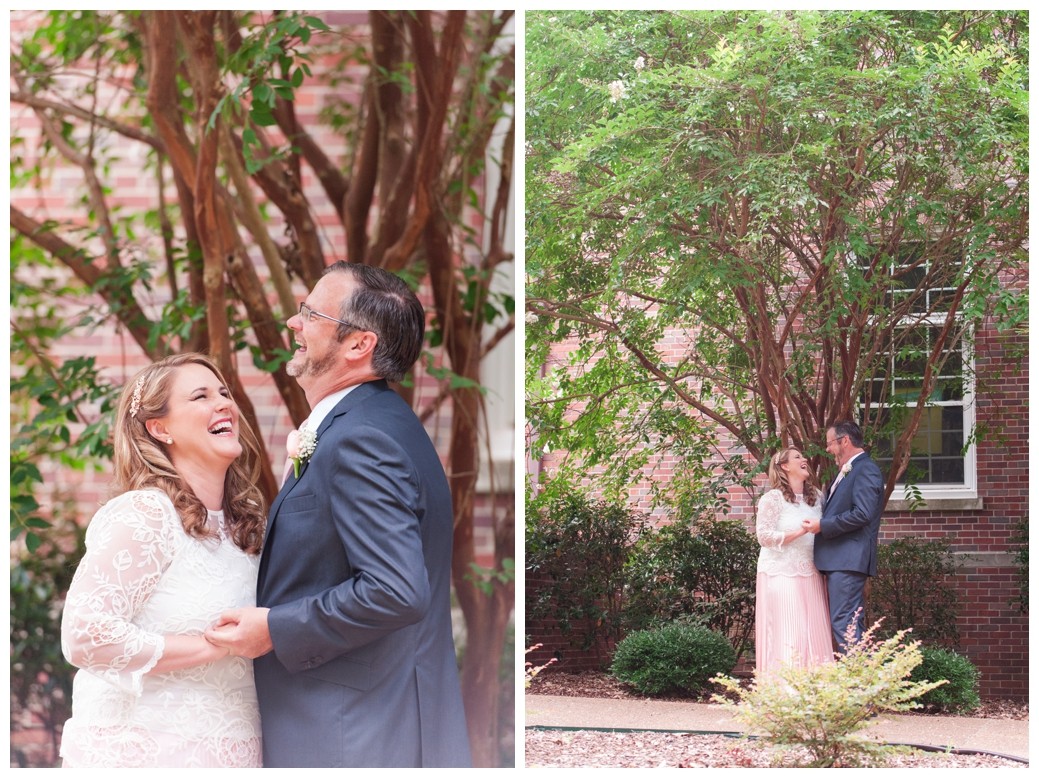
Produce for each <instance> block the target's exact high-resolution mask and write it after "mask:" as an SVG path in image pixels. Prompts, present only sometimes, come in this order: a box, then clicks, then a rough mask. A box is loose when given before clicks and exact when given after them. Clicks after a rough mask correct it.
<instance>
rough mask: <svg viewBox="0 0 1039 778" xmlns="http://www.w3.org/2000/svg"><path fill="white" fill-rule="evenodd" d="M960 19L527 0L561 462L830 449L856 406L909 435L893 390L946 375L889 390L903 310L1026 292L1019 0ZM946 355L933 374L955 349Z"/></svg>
mask: <svg viewBox="0 0 1039 778" xmlns="http://www.w3.org/2000/svg"><path fill="white" fill-rule="evenodd" d="M967 21H968V17H967V15H966V12H962V11H926V12H921V11H872V10H870V11H861V10H859V11H696V10H681V11H649V10H634V11H632V10H628V11H611V10H592V11H531V12H530V13H528V14H527V16H526V33H527V46H526V63H527V80H526V103H525V107H526V111H527V121H526V130H527V136H526V146H525V162H526V165H525V170H526V190H525V191H526V197H527V203H526V212H527V219H526V226H527V234H526V249H527V252H526V265H525V268H526V272H527V284H526V291H527V297H526V301H527V310H528V317H529V318H528V326H527V330H526V333H527V360H528V361H527V371H526V372H527V385H528V398H527V407H528V418H529V420H530V424H531V427H532V430H533V431H534V433H535V435H536V440H537V445H538V447H539V448H547V449H548V450H550V451H552V452H567V456H568V459H567V460H566V461H565V462H563V463H562V464H561V465H560V468H561V469H564V470H565V469H568V472H569V473H575V472H580V470H581V469H582V468H583V467H596V466H598V467H600V468H601V470H602V475H601V481H602V482H603V484H604V489H608V490H610V491H608V492H605V493H607V494H610V495H611V497H612V496H615V495H617V494H621V493H623V490H624V487H625V485H626V483H629V482H630V480H632V479H633V478H638V477H639V476H640V475H641V473H642V470H643V468H644V467H645V466H646V465H647V460H646V459H645V457H644V455H640V453H639V452H640V451H641V450H642V446H644V445H645V444H646V443H647V442H648V443H650V444H651V445H652V447H653V448H654V449H656V450H657V451H660V452H666V453H670V449H671V447H672V446H676V447H680V446H684V445H689V443H690V441H691V440H699V441H700V442H701V446H702V447H709V446H710V443H711V441H712V440H713V437H714V436H715V435H716V434H717V429H718V428H722V429H724V430H725V432H726V435H731V436H732V438H734V439H735V440H736V441H737V443H738V444H739V445H740V446H742V447H743V448H744V449H745V451H746V452H747V455H748V458H749V459H753V460H757V461H763V460H764V458H765V456H766V452H767V451H768V450H769V449H770V446H771V445H772V443H773V442H774V441H775V440H776V439H778V438H779V437H780V434H782V435H783V436H784V437H792V439H793V440H792V442H793V443H794V444H795V445H799V446H802V447H805V448H806V449H808V453H810V454H820V453H821V452H820V451H819V448H818V443H819V441H820V440H821V439H822V429H821V427H822V425H824V424H825V421H826V420H827V419H830V418H833V417H834V416H835V415H838V414H841V415H843V414H846V413H847V409H849V408H854V407H857V406H860V407H862V408H863V414H862V416H863V422H864V427H866V428H867V429H866V431H867V435H868V436H869V437H870V438H871V439H877V440H880V439H886V438H887V437H889V436H894V439H895V444H896V445H895V450H894V451H893V452H892V453H893V454H895V455H898V454H901V453H902V452H903V451H909V450H910V448H911V444H912V440H911V436H909V435H908V434H907V432H906V430H907V429H908V427H907V426H905V421H906V420H905V419H896V418H894V416H895V414H888V415H885V414H884V413H881V412H878V403H880V401H881V400H882V399H883V400H893V401H894V402H896V404H897V403H898V402H902V403H903V405H906V407H926V406H927V404H928V403H930V402H931V398H932V394H934V393H935V392H936V390H938V389H940V388H942V387H941V386H940V385H938V384H936V383H935V382H936V381H938V380H939V379H938V378H932V379H928V380H926V381H922V380H921V381H915V382H913V381H907V382H904V383H902V384H900V385H899V390H900V391H903V390H904V393H905V395H906V396H905V397H895V398H892V397H890V396H886V397H884V398H879V397H876V396H874V391H875V388H876V387H877V386H880V384H881V383H882V381H881V379H882V378H883V377H884V376H889V375H891V373H892V371H891V367H890V366H891V362H892V360H893V359H895V357H893V356H892V354H894V355H898V360H897V361H898V362H900V363H905V364H909V363H911V362H914V359H913V357H916V356H919V355H918V354H915V353H910V352H909V351H907V350H906V349H907V348H908V346H909V345H910V344H911V343H912V342H913V341H912V339H911V336H910V331H913V330H915V331H916V333H917V334H919V333H920V332H921V331H923V330H925V329H926V328H927V327H934V326H936V325H933V324H928V325H925V324H921V322H923V321H925V320H926V319H927V318H928V316H930V317H932V320H937V321H939V322H942V326H944V325H945V324H948V325H949V335H950V338H949V340H948V342H949V343H954V342H959V341H958V340H956V339H957V338H958V337H959V335H958V333H959V332H961V331H962V330H963V329H964V327H966V329H967V331H969V326H970V325H977V324H980V323H981V322H982V321H991V320H992V319H988V318H987V317H994V324H995V326H997V327H1002V326H1007V325H1008V324H1011V323H1013V322H1015V321H1021V320H1022V316H1023V315H1024V312H1025V311H1026V306H1027V300H1026V297H1025V296H1024V295H1022V294H1020V293H1019V292H1018V291H1017V289H1018V288H1019V287H1023V286H1024V285H1025V284H1024V279H1025V277H1026V269H1027V264H1026V253H1027V252H1026V251H1025V249H1024V244H1023V241H1024V237H1025V236H1026V235H1027V217H1028V208H1027V201H1028V197H1027V190H1028V182H1027V178H1028V176H1027V173H1028V161H1027V160H1028V153H1027V138H1028V112H1027V94H1028V89H1027V58H1028V51H1027V42H1028V29H1027V14H1026V13H1024V12H1017V11H1005V12H994V13H993V14H991V15H987V16H986V17H985V18H984V19H980V20H979V19H975V18H971V19H970V22H971V23H967ZM884 191H897V192H898V196H897V197H892V198H884V197H878V196H877V195H878V192H884ZM922 246H925V247H926V249H927V255H926V260H927V261H926V265H920V264H917V265H916V266H914V267H913V268H912V269H910V270H907V269H906V268H905V267H904V266H900V265H899V262H901V261H902V259H904V258H905V256H906V254H907V252H908V251H909V250H911V249H913V248H914V247H915V248H917V249H919V247H922ZM965 256H966V257H967V258H968V261H963V258H964V257H965ZM866 258H868V261H865V259H866ZM1008 280H1010V281H1012V282H1013V290H1012V291H1010V292H1008V293H1004V292H1005V290H1006V289H1007V287H1006V282H1007V281H1008ZM926 288H930V289H935V288H942V289H956V290H962V294H958V296H954V299H952V300H950V299H949V297H948V296H942V295H930V296H926V295H924V294H923V291H924V289H926ZM942 297H944V299H942V300H939V299H938V298H942ZM895 300H898V301H901V302H900V303H899V305H896V304H895V303H894V302H893V301H895ZM899 306H901V307H899ZM907 322H908V325H907ZM961 324H962V325H964V326H961ZM562 343H565V344H567V348H566V349H565V351H561V350H559V349H556V350H555V351H552V348H553V345H554V344H562ZM888 347H890V350H888ZM550 352H551V353H552V354H553V359H552V360H551V361H549V360H548V355H549V353H550ZM934 357H935V358H933V359H931V360H930V362H929V363H928V364H930V366H931V367H932V368H933V376H940V375H942V371H941V366H942V363H945V362H947V361H948V363H949V364H950V365H952V364H955V360H956V357H955V356H950V355H949V353H947V352H946V353H939V354H935V355H934ZM949 360H951V361H949ZM964 369H967V370H969V366H965V368H964ZM546 370H547V371H550V372H548V374H547V375H546V374H544V373H545V371H546ZM892 392H893V390H892ZM892 392H888V395H890V394H891V393H892ZM881 404H882V403H881ZM775 408H785V409H787V412H786V413H785V414H784V415H783V417H782V419H780V418H779V416H778V414H776V413H775V412H774V411H773V409H775ZM666 416H670V417H671V418H672V419H674V420H676V422H675V423H674V424H673V425H671V426H667V425H665V424H664V423H663V422H662V419H664V418H665V417H666ZM694 419H696V420H697V421H693V420H694ZM899 424H902V426H899ZM559 456H560V457H562V455H561V454H560V455H559ZM640 456H642V458H640ZM678 458H679V459H680V460H681V459H682V455H681V454H679V455H678ZM896 459H897V456H896ZM701 461H703V460H701ZM657 496H658V498H659V500H660V502H661V504H664V502H665V501H666V500H667V499H668V496H667V495H665V494H660V495H657Z"/></svg>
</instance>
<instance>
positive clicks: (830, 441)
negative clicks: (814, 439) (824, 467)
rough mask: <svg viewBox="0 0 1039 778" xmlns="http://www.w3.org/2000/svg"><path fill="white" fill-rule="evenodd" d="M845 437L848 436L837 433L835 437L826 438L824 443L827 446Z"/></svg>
mask: <svg viewBox="0 0 1039 778" xmlns="http://www.w3.org/2000/svg"><path fill="white" fill-rule="evenodd" d="M846 437H848V436H847V435H838V436H837V437H835V438H834V439H833V440H828V441H826V445H827V446H829V445H830V444H831V443H836V442H837V441H838V440H840V439H841V438H846Z"/></svg>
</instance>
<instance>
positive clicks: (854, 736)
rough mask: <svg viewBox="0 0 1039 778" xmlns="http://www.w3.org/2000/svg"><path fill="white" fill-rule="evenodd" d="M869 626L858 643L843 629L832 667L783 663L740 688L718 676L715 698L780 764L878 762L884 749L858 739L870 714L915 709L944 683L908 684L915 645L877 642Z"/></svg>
mask: <svg viewBox="0 0 1039 778" xmlns="http://www.w3.org/2000/svg"><path fill="white" fill-rule="evenodd" d="M877 628H878V624H874V625H873V626H872V627H870V629H869V630H867V631H866V632H865V633H863V635H862V636H861V638H860V639H859V640H855V638H854V634H853V632H852V630H851V629H849V631H848V635H847V645H848V650H847V653H846V654H845V655H844V656H843V657H842V658H841V659H840V661H837V662H828V663H825V664H820V665H815V666H813V667H803V668H802V667H795V666H787V667H785V668H783V669H782V670H781V671H780V672H779V673H778V674H777V675H776V676H775V677H773V678H769V679H767V680H762V679H756V680H755V681H754V683H753V684H752V685H751V686H750V688H746V689H745V688H743V687H742V686H741V684H740V682H739V681H738V680H736V679H734V678H718V679H716V681H717V683H718V684H719V685H720V686H721V687H722V688H723V689H725V690H726V691H727V692H728V693H729V695H731V697H729V696H726V697H723V696H720V695H716V696H715V700H716V701H717V702H720V703H722V704H724V705H726V706H729V707H731V708H733V709H734V715H735V716H736V718H737V719H739V720H740V721H742V722H743V723H744V724H746V725H747V727H748V728H749V730H750V731H751V732H754V733H761V734H762V736H763V738H764V739H765V740H766V741H767V742H769V743H771V744H772V745H774V746H777V747H778V748H779V749H780V752H781V754H786V756H785V761H784V766H800V767H861V766H874V765H881V764H883V761H884V758H885V757H886V756H887V755H888V754H889V753H891V747H890V746H885V745H883V744H882V743H878V742H876V741H874V740H871V739H869V738H867V737H864V736H863V735H862V734H861V731H862V730H863V729H864V728H865V727H866V725H867V724H868V722H869V719H870V717H871V716H873V715H874V714H876V713H879V712H881V711H889V712H892V713H903V712H905V711H908V710H912V709H914V708H918V707H920V703H919V702H917V700H918V699H919V698H921V697H922V696H923V695H925V694H927V693H928V692H930V691H932V690H933V689H936V688H937V687H938V686H940V685H942V684H944V683H945V681H936V682H934V683H924V682H917V681H913V680H910V679H909V676H910V674H911V673H912V671H913V669H914V668H916V667H917V666H918V665H919V664H920V662H921V659H922V656H921V652H920V648H919V642H918V641H913V642H910V643H903V639H904V637H905V634H906V633H905V631H900V632H897V633H895V634H894V635H892V636H891V637H889V638H887V639H886V640H878V639H876V638H875V637H874V635H875V633H876V631H877ZM804 754H807V755H808V759H807V761H804V760H803V758H802V757H803V755H804ZM781 758H784V757H782V756H781Z"/></svg>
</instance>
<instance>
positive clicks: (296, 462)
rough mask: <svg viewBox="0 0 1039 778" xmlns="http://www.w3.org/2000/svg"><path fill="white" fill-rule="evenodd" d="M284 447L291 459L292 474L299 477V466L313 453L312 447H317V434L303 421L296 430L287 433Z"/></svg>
mask: <svg viewBox="0 0 1039 778" xmlns="http://www.w3.org/2000/svg"><path fill="white" fill-rule="evenodd" d="M285 448H286V450H287V452H288V455H289V459H291V460H292V474H293V475H294V476H295V477H296V478H299V470H300V468H301V467H303V465H305V464H306V463H307V460H309V459H310V457H311V455H312V454H313V453H314V449H315V448H317V435H315V434H314V432H313V430H310V429H308V428H307V425H306V424H305V423H304V425H303V426H302V427H300V428H299V429H298V430H293V431H292V432H290V433H289V437H288V439H287V440H286V441H285Z"/></svg>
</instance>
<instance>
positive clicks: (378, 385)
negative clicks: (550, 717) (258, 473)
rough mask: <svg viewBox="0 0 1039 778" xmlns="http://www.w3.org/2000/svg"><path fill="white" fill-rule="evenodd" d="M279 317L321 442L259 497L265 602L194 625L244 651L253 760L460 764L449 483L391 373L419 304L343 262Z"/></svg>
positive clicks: (407, 347) (464, 751) (397, 282)
mask: <svg viewBox="0 0 1039 778" xmlns="http://www.w3.org/2000/svg"><path fill="white" fill-rule="evenodd" d="M288 326H289V328H290V329H292V330H293V332H294V333H295V338H296V342H297V344H298V346H299V348H298V349H297V351H296V352H295V354H294V355H293V357H292V360H291V361H290V362H289V363H288V365H287V371H288V372H289V374H290V375H292V376H294V377H295V378H296V380H297V381H298V382H299V385H300V386H301V387H302V388H303V390H304V392H305V393H306V395H307V400H308V401H309V403H310V406H311V408H312V412H311V415H310V418H309V419H308V421H307V424H306V428H307V429H308V430H310V431H312V433H313V434H314V435H315V436H316V443H315V444H314V445H313V446H312V451H310V452H308V451H307V450H306V449H308V448H310V447H309V446H301V456H300V458H299V459H300V461H299V468H298V471H299V472H298V475H296V474H295V473H294V472H293V469H292V468H290V469H289V471H288V475H287V478H286V481H285V484H284V486H283V487H282V489H281V492H280V493H279V494H278V497H277V499H275V501H274V504H273V505H272V506H271V510H270V517H269V521H268V525H267V537H266V539H265V542H264V548H263V555H262V557H261V559H260V571H259V580H258V582H257V598H256V599H257V604H258V605H259V606H260V607H258V608H244V609H239V610H236V611H231V612H228V613H226V614H224V617H223V619H222V621H221V623H220V624H219V625H217V626H216V627H215V628H213V629H211V630H210V631H209V632H207V633H206V636H207V637H208V638H209V639H210V640H211V641H212V642H214V643H216V644H218V645H224V646H227V647H228V648H229V649H230V651H231V653H232V654H235V655H240V656H246V657H256V661H255V663H254V672H255V677H256V691H257V696H258V698H259V703H260V716H261V720H262V726H263V765H264V767H463V766H469V763H470V759H469V743H468V737H467V734H466V722H465V714H464V710H463V708H462V699H461V692H460V689H459V684H458V672H457V666H456V662H455V648H454V642H453V638H452V633H451V612H450V607H451V606H450V572H451V546H452V527H453V512H452V508H451V493H450V490H449V487H448V483H447V478H446V476H445V475H444V470H443V467H442V466H441V464H440V459H439V457H438V455H437V452H436V450H435V449H434V448H433V444H432V443H431V442H430V440H429V437H428V435H427V434H426V431H425V430H424V429H423V427H422V424H421V422H420V421H419V419H418V417H416V415H415V414H414V412H412V410H411V408H410V407H409V406H408V404H407V403H405V402H404V401H403V400H402V399H401V398H400V397H399V396H398V395H397V394H396V393H395V392H394V391H393V390H392V389H391V388H390V387H389V386H388V385H387V381H400V380H401V379H402V378H403V377H404V375H405V373H406V372H407V371H408V370H410V369H411V367H412V365H413V364H414V362H415V360H416V359H417V358H418V356H419V354H420V352H421V350H422V340H423V334H424V327H425V314H424V311H423V310H422V305H421V304H420V303H419V301H418V299H417V298H416V297H415V295H414V294H413V293H412V292H411V290H410V289H409V288H408V287H407V285H406V284H405V283H404V282H403V281H402V280H401V279H399V278H398V277H397V276H395V275H393V274H392V273H388V272H386V271H384V270H381V269H379V268H373V267H367V266H364V265H356V264H350V263H346V262H338V263H336V264H334V265H332V266H330V267H329V268H327V269H326V271H325V274H324V275H323V276H322V277H321V278H320V279H319V281H318V283H317V284H316V285H315V286H314V289H313V291H312V292H311V293H310V295H309V296H308V297H307V301H306V302H305V303H303V304H301V305H300V311H299V313H298V314H296V315H294V316H292V317H291V318H290V319H289V321H288ZM301 438H304V439H305V438H310V440H311V441H313V440H314V438H313V437H312V436H311V433H302V434H301ZM307 453H309V457H308V456H307ZM304 460H305V461H304Z"/></svg>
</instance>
